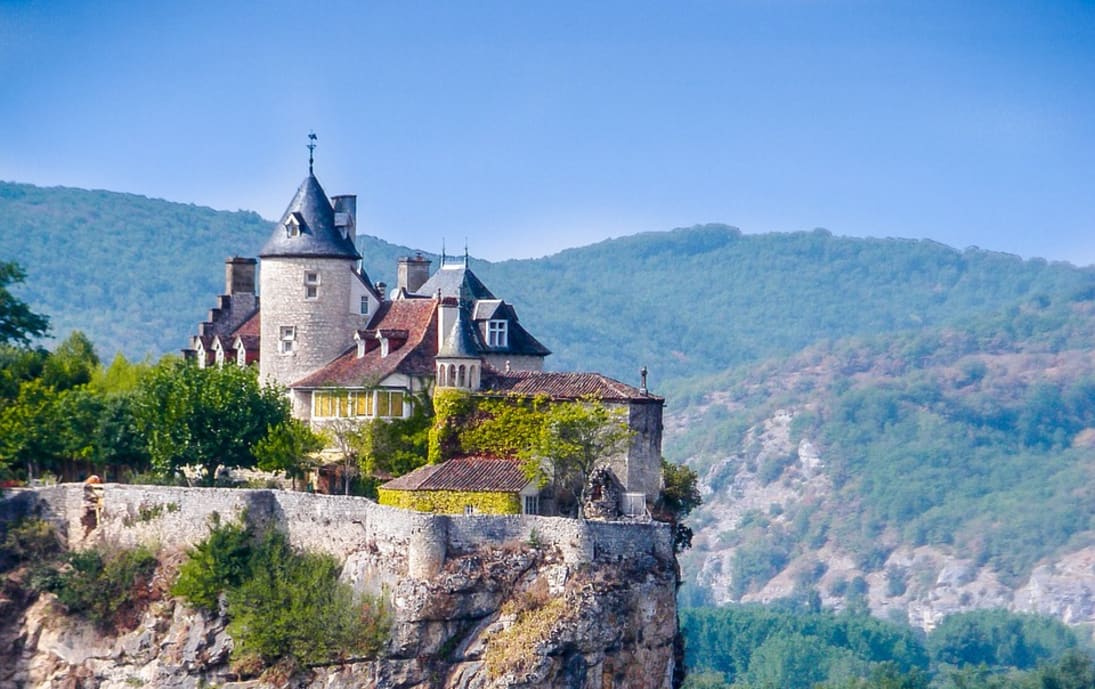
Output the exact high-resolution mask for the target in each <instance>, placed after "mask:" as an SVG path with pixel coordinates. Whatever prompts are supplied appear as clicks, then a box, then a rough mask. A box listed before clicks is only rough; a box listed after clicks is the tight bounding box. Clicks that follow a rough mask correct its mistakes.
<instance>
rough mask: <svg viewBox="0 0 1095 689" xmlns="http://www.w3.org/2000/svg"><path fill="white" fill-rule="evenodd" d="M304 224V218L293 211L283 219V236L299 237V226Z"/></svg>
mask: <svg viewBox="0 0 1095 689" xmlns="http://www.w3.org/2000/svg"><path fill="white" fill-rule="evenodd" d="M303 224H304V216H302V215H301V214H300V213H298V212H296V211H294V212H292V213H290V214H289V217H288V218H286V219H285V236H286V237H296V236H299V235H300V226H301V225H303Z"/></svg>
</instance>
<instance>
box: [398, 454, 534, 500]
mask: <svg viewBox="0 0 1095 689" xmlns="http://www.w3.org/2000/svg"><path fill="white" fill-rule="evenodd" d="M528 483H529V479H528V478H527V477H526V476H525V472H523V471H521V464H520V462H518V461H516V460H513V459H498V458H495V457H454V458H452V459H450V460H448V461H446V462H442V463H441V464H430V465H426V466H424V467H419V468H418V469H415V470H414V471H412V472H410V473H409V474H404V475H403V476H400V477H399V478H396V479H392V480H391V481H388V482H387V483H385V484H383V485H382V486H380V487H381V488H386V489H388V490H459V491H490V492H498V493H519V492H520V491H521V489H523V488H524V487H525V486H527V485H528Z"/></svg>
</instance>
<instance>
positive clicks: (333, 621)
mask: <svg viewBox="0 0 1095 689" xmlns="http://www.w3.org/2000/svg"><path fill="white" fill-rule="evenodd" d="M249 569H250V574H249V576H247V577H246V578H245V579H244V580H243V581H242V582H241V583H240V584H239V586H237V587H235V588H233V589H231V590H229V592H228V618H229V620H230V621H229V623H228V633H229V634H230V635H231V636H232V640H233V642H234V645H233V649H232V655H233V657H234V658H236V659H237V661H239V662H241V663H243V664H247V662H248V661H253V660H255V659H257V660H259V661H261V663H262V664H263V665H267V666H269V665H271V664H273V663H275V662H278V661H282V660H284V661H288V662H290V663H292V664H295V665H306V664H310V663H319V662H324V661H330V660H335V659H337V658H339V657H346V656H348V655H375V654H376V653H377V652H378V651H379V650H380V649H381V647H382V646H383V644H384V642H385V641H386V640H387V637H388V630H389V626H390V621H389V617H388V615H387V613H386V609H385V608H384V607H383V605H381V604H380V602H379V601H378V600H372V599H358V598H356V597H355V596H354V593H353V590H352V589H351V588H350V586H349V585H348V584H345V583H343V582H340V581H339V579H338V575H339V565H338V562H337V561H336V560H335V559H334V558H333V557H330V556H328V555H316V554H312V553H297V552H294V551H293V550H292V548H290V546H289V543H288V541H287V540H286V538H285V536H284V535H282V534H281V533H279V532H277V531H273V530H271V531H268V532H267V533H266V534H265V535H264V536H263V538H262V540H261V542H260V543H258V544H257V545H256V546H255V548H254V550H253V555H252V558H251V562H250V564H249Z"/></svg>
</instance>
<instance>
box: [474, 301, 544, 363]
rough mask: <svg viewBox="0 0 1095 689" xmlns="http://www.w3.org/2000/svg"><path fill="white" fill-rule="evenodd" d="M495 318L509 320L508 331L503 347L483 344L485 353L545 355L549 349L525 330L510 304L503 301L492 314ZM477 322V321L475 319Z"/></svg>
mask: <svg viewBox="0 0 1095 689" xmlns="http://www.w3.org/2000/svg"><path fill="white" fill-rule="evenodd" d="M494 317H495V318H506V319H507V320H508V321H509V332H508V334H507V335H506V346H505V347H488V346H486V345H484V346H483V352H484V353H485V354H522V355H527V356H547V355H548V354H551V350H550V349H548V348H547V347H545V346H544V345H542V344H540V341H539V340H537V339H536V338H535V337H533V336H532V333H530V332H529V331H527V330H525V328H524V326H522V325H521V323H520V322H519V321H518V320H517V312H516V311H515V310H514V308H513V307H512V306H510V305H509V304H506V303H505V302H503V303H502V304H501V306H500V307H499V308H498V309H497V310H496V312H495V314H494ZM477 322H478V321H477Z"/></svg>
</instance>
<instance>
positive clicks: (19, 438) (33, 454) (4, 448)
mask: <svg viewBox="0 0 1095 689" xmlns="http://www.w3.org/2000/svg"><path fill="white" fill-rule="evenodd" d="M60 395H61V393H58V392H57V391H55V390H54V389H53V388H51V387H49V386H48V385H46V384H45V383H43V382H42V381H41V380H40V379H38V380H32V381H28V382H26V383H23V384H22V385H20V386H19V395H18V397H16V398H15V400H14V401H13V402H11V403H10V404H8V405H7V406H5V407H4V408H3V409H0V471H5V472H11V471H13V467H14V466H20V467H24V468H25V470H26V478H27V479H28V480H30V479H33V478H34V477H35V476H37V475H38V473H39V471H40V468H41V467H42V466H43V464H44V465H46V467H50V466H51V465H52V462H53V460H54V459H55V458H56V457H58V456H60V455H61V454H62V453H63V450H64V445H63V443H62V438H61V435H60V434H59V433H58V432H57V429H58V428H60V427H61V426H62V425H63V422H64V420H63V418H62V417H61V414H60V399H59V398H60Z"/></svg>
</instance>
